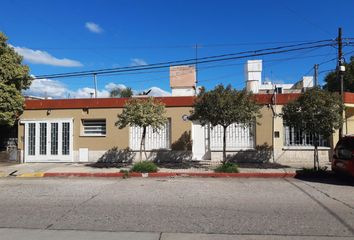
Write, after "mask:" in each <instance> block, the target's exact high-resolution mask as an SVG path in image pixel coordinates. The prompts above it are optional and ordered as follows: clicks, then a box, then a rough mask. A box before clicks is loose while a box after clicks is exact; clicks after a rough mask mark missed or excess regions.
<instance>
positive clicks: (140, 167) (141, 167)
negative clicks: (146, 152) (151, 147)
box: [130, 161, 157, 173]
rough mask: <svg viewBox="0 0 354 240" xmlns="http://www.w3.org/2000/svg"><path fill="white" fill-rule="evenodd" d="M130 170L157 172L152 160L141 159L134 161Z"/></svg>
mask: <svg viewBox="0 0 354 240" xmlns="http://www.w3.org/2000/svg"><path fill="white" fill-rule="evenodd" d="M130 171H131V172H140V173H150V172H157V166H156V164H155V163H153V162H150V161H142V162H138V163H135V164H134V165H133V167H132V169H131V170H130Z"/></svg>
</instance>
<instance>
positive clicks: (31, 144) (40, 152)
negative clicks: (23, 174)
mask: <svg viewBox="0 0 354 240" xmlns="http://www.w3.org/2000/svg"><path fill="white" fill-rule="evenodd" d="M22 122H23V123H24V125H25V134H24V143H25V149H24V161H25V162H71V161H72V160H73V121H72V119H64V120H63V119H60V120H59V119H53V120H27V121H26V120H25V121H22Z"/></svg>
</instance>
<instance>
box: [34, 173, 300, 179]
mask: <svg viewBox="0 0 354 240" xmlns="http://www.w3.org/2000/svg"><path fill="white" fill-rule="evenodd" d="M295 176H296V173H198V172H194V173H193V172H192V173H184V172H180V173H178V172H177V173H170V172H156V173H136V172H133V173H129V174H125V173H121V172H114V173H80V172H46V173H43V175H42V176H38V177H107V178H109V177H149V178H163V177H202V178H203V177H205V178H293V177H295Z"/></svg>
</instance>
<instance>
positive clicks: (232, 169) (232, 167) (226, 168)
mask: <svg viewBox="0 0 354 240" xmlns="http://www.w3.org/2000/svg"><path fill="white" fill-rule="evenodd" d="M214 171H215V172H219V173H238V172H239V170H238V166H237V164H235V163H231V162H228V163H225V164H221V165H219V166H218V167H216V168H215V170H214Z"/></svg>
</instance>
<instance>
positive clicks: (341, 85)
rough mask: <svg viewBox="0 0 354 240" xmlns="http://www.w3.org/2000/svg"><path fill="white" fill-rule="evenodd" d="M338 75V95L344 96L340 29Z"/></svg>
mask: <svg viewBox="0 0 354 240" xmlns="http://www.w3.org/2000/svg"><path fill="white" fill-rule="evenodd" d="M337 43H338V71H339V72H338V73H339V77H340V95H342V97H343V94H344V83H343V72H344V69H343V67H344V66H343V41H342V28H338V38H337Z"/></svg>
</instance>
